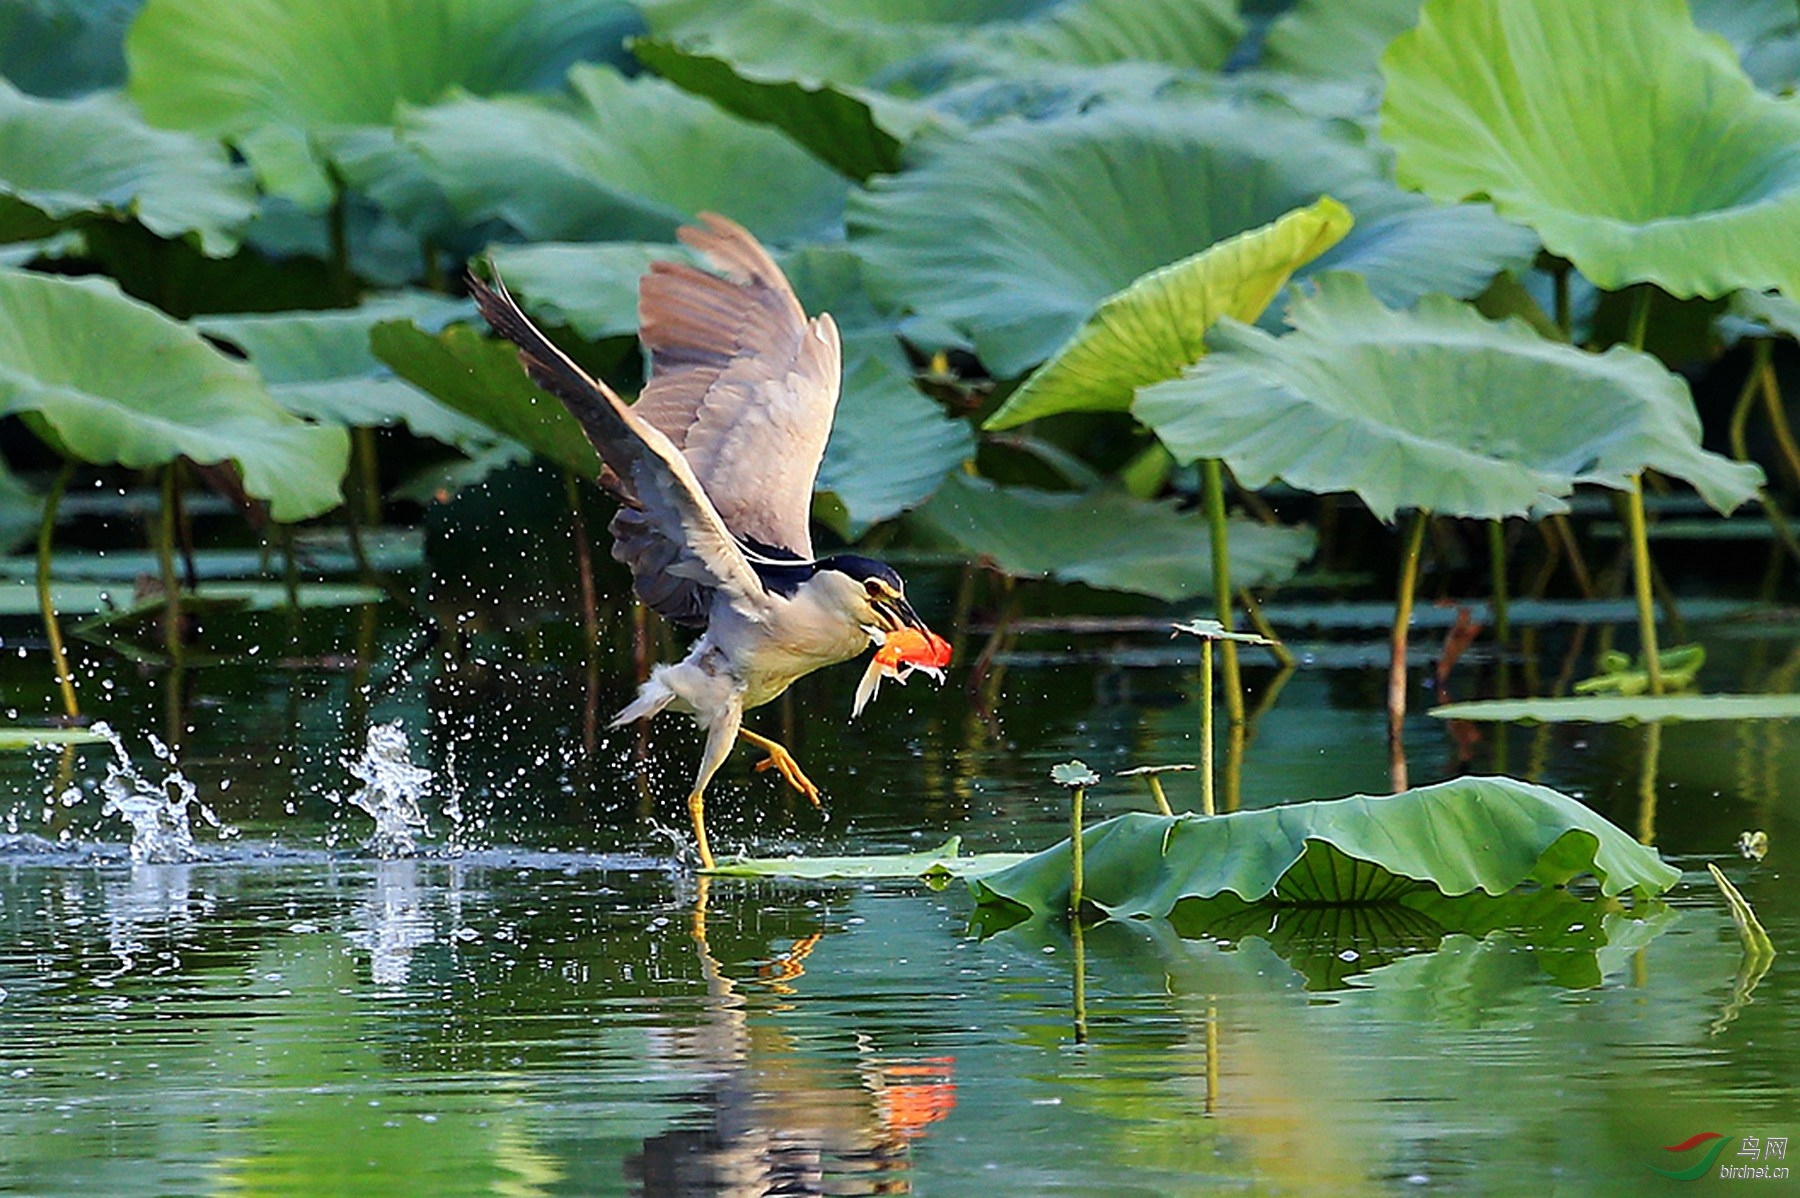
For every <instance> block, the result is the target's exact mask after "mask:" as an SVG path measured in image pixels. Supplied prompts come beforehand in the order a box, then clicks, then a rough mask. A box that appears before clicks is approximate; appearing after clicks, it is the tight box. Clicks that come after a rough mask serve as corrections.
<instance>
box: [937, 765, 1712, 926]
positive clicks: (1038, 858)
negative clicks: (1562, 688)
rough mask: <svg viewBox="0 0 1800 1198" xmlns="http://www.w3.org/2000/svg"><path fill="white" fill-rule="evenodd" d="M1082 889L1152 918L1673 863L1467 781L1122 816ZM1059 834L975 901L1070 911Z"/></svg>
mask: <svg viewBox="0 0 1800 1198" xmlns="http://www.w3.org/2000/svg"><path fill="white" fill-rule="evenodd" d="M1082 846H1083V849H1084V854H1083V855H1084V858H1085V860H1084V862H1083V865H1084V867H1085V873H1084V878H1083V882H1084V887H1083V891H1082V894H1083V899H1084V901H1085V902H1087V903H1091V904H1093V905H1094V906H1095V907H1097V908H1099V909H1100V910H1101V911H1103V912H1105V913H1106V914H1107V915H1110V916H1113V917H1117V918H1158V917H1161V916H1165V915H1168V914H1169V912H1170V911H1172V910H1173V909H1174V907H1175V904H1177V903H1179V902H1181V901H1182V900H1183V899H1190V900H1191V899H1213V898H1217V897H1219V896H1221V895H1225V894H1234V895H1236V896H1237V897H1238V898H1240V899H1243V900H1244V901H1246V902H1252V903H1254V902H1262V901H1269V902H1277V903H1282V902H1286V903H1303V904H1320V903H1368V902H1387V901H1395V900H1397V899H1399V898H1400V897H1401V896H1402V895H1404V894H1406V893H1407V892H1408V891H1410V890H1414V889H1417V888H1419V887H1420V886H1421V885H1424V886H1431V887H1435V888H1436V889H1437V890H1439V891H1441V892H1443V893H1444V894H1447V895H1452V896H1454V895H1461V894H1471V893H1473V892H1475V891H1481V892H1482V893H1484V894H1489V895H1500V894H1505V893H1507V892H1508V891H1510V890H1513V889H1514V888H1515V887H1518V886H1520V885H1523V884H1524V883H1526V882H1536V883H1538V884H1540V885H1544V886H1560V885H1563V884H1564V883H1566V882H1568V881H1569V880H1570V879H1572V878H1574V877H1576V876H1578V875H1582V874H1591V875H1593V876H1594V877H1595V878H1596V879H1597V880H1598V881H1599V883H1600V890H1601V892H1602V893H1603V894H1606V895H1615V894H1621V893H1623V892H1625V891H1635V892H1637V893H1639V894H1644V895H1652V894H1660V893H1662V892H1663V891H1665V890H1667V889H1668V888H1669V887H1671V886H1673V885H1674V884H1675V883H1676V881H1677V880H1679V879H1680V877H1681V871H1680V870H1678V869H1676V868H1674V867H1673V866H1670V865H1668V864H1666V863H1665V862H1664V861H1663V860H1662V858H1661V857H1659V856H1657V853H1656V850H1655V849H1652V848H1648V847H1646V846H1644V845H1641V844H1639V843H1638V842H1637V841H1635V840H1633V839H1632V838H1631V837H1630V836H1629V835H1627V834H1626V833H1625V832H1624V831H1622V830H1621V829H1619V828H1618V827H1616V826H1614V825H1613V824H1612V823H1610V822H1608V821H1607V820H1606V819H1605V818H1604V817H1602V816H1600V815H1598V814H1596V813H1595V812H1593V811H1590V810H1589V809H1588V808H1586V807H1584V806H1582V805H1581V804H1580V803H1578V802H1576V801H1575V800H1574V799H1571V798H1570V797H1569V796H1567V795H1565V794H1560V793H1558V792H1557V791H1554V790H1551V789H1549V788H1548V787H1543V786H1534V785H1532V784H1530V783H1527V782H1520V781H1517V780H1516V779H1513V778H1500V777H1495V778H1482V777H1465V778H1457V779H1453V780H1452V781H1449V782H1441V783H1439V784H1437V785H1436V786H1424V787H1419V788H1418V789H1415V790H1408V791H1403V792H1401V793H1400V794H1396V795H1381V796H1372V795H1354V796H1352V797H1350V798H1347V799H1332V800H1322V801H1315V802H1309V803H1288V804H1283V805H1281V806H1278V807H1268V808H1263V809H1261V810H1257V811H1239V812H1234V813H1232V814H1230V815H1219V816H1196V815H1177V816H1163V815H1146V814H1130V815H1122V816H1119V817H1117V818H1115V819H1110V820H1106V821H1104V822H1102V823H1099V824H1095V825H1094V826H1093V827H1092V828H1089V829H1088V830H1087V831H1086V832H1085V833H1084V834H1083V836H1082ZM1069 868H1070V853H1069V842H1068V841H1066V840H1065V841H1063V842H1062V843H1061V844H1059V845H1056V846H1054V847H1052V848H1049V849H1046V850H1044V851H1043V852H1041V853H1038V854H1036V855H1034V856H1032V857H1030V858H1028V859H1027V860H1025V861H1023V862H1021V863H1019V864H1018V865H1015V866H1013V867H1012V868H1010V869H1006V870H1002V871H1001V872H999V873H994V874H988V875H985V876H983V877H980V878H976V879H973V880H971V882H970V885H971V887H973V889H974V891H975V894H976V897H977V899H978V901H980V902H982V903H1011V904H1016V905H1017V906H1020V907H1024V908H1026V909H1028V910H1030V911H1033V912H1039V913H1051V914H1054V913H1058V912H1064V911H1067V910H1068V909H1069Z"/></svg>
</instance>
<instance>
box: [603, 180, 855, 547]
mask: <svg viewBox="0 0 1800 1198" xmlns="http://www.w3.org/2000/svg"><path fill="white" fill-rule="evenodd" d="M700 220H701V221H702V222H703V224H704V227H696V226H688V227H685V228H683V229H682V230H681V232H680V237H681V239H682V240H683V241H685V242H686V243H687V244H688V245H691V246H693V247H694V248H695V249H697V250H699V251H700V252H701V254H703V255H705V257H706V259H707V261H709V262H710V263H711V264H712V265H713V267H715V268H716V269H717V270H718V271H719V272H720V274H722V275H723V276H724V277H722V278H721V277H720V275H715V274H709V273H707V272H706V271H703V270H699V269H697V268H695V267H692V266H688V265H686V264H683V263H676V262H658V263H655V264H654V265H652V266H651V268H650V272H649V273H648V274H646V275H645V276H644V278H643V281H642V282H641V283H640V284H639V288H638V323H639V325H640V328H639V332H638V337H639V338H640V339H641V340H642V341H643V343H644V345H645V346H646V347H648V349H649V350H650V369H651V373H650V381H649V383H648V384H646V385H645V387H644V391H643V394H642V395H640V396H639V397H638V401H637V403H636V404H634V405H633V407H632V410H633V411H635V412H636V413H637V414H638V416H640V417H641V418H642V419H644V420H645V421H647V422H648V423H650V424H653V425H655V426H656V427H657V428H658V429H661V430H662V432H663V433H664V434H665V435H666V436H667V437H668V438H669V440H670V441H671V442H672V443H673V444H674V445H675V446H676V448H678V449H680V450H681V451H682V453H684V454H685V455H686V456H687V460H688V463H689V465H691V466H693V468H694V476H695V477H696V478H698V479H699V480H700V483H701V485H702V486H703V487H705V488H706V495H707V497H708V498H709V499H711V500H712V503H713V507H714V508H715V509H717V511H718V513H719V515H720V517H721V518H723V519H724V521H725V526H726V527H727V528H729V529H730V530H731V531H732V532H733V533H735V534H737V535H738V536H740V537H745V538H749V539H751V540H753V541H755V542H759V543H760V544H762V545H764V546H767V547H770V548H778V549H785V550H788V551H789V552H791V553H794V554H797V555H798V556H800V557H803V558H810V557H812V534H811V530H810V525H811V516H812V498H813V482H814V480H815V479H816V478H817V477H818V473H819V461H820V459H821V458H823V457H824V456H825V442H826V439H827V438H828V437H830V435H831V420H832V416H833V414H834V413H835V412H836V410H837V401H838V384H839V380H840V376H841V375H842V369H843V368H842V350H841V348H840V345H839V342H838V330H837V325H836V323H835V322H833V321H832V319H831V317H830V316H828V315H821V316H820V317H819V318H818V319H817V320H808V319H807V318H806V311H805V310H804V309H803V308H801V306H800V301H799V300H797V299H796V298H794V291H793V288H791V287H789V286H788V281H787V278H786V277H785V276H784V275H783V274H782V273H781V268H780V267H778V266H776V265H775V263H774V261H773V260H772V259H771V258H770V257H769V255H768V253H767V252H766V251H765V250H764V249H763V248H762V246H761V245H759V244H757V241H756V238H754V237H752V236H751V235H750V234H749V233H748V232H746V231H745V230H744V229H743V228H741V227H740V226H738V225H737V224H734V223H733V222H731V221H729V220H726V219H725V218H724V217H722V216H716V215H714V214H712V213H701V214H700Z"/></svg>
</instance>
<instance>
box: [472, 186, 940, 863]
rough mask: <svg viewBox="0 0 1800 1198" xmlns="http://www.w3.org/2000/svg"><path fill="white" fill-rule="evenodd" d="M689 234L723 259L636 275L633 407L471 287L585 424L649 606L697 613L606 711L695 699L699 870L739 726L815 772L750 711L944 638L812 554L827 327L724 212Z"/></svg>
mask: <svg viewBox="0 0 1800 1198" xmlns="http://www.w3.org/2000/svg"><path fill="white" fill-rule="evenodd" d="M700 219H701V221H702V222H703V223H704V227H703V228H701V227H689V228H683V229H682V230H681V231H680V237H681V239H682V240H683V241H684V242H686V243H687V244H688V245H690V246H692V247H693V248H694V249H696V250H698V251H700V253H701V254H702V255H704V256H705V258H706V260H707V261H708V262H709V263H710V264H711V265H712V266H713V268H714V269H715V270H717V271H718V272H719V273H718V274H709V273H708V272H706V271H703V270H700V269H697V268H695V267H693V266H688V265H685V264H682V263H675V262H658V263H655V264H654V265H652V266H651V268H650V272H649V273H648V274H646V275H645V276H644V277H643V280H642V281H641V283H640V285H639V290H638V321H639V324H640V326H641V329H640V332H639V337H640V338H641V339H642V341H643V343H644V345H645V346H646V347H647V348H648V349H649V351H650V365H651V373H650V381H649V382H648V383H647V384H645V386H644V390H643V394H642V395H640V396H639V397H638V400H637V402H636V403H635V404H626V403H625V402H624V401H623V400H621V399H620V398H619V397H618V396H617V395H616V394H614V393H613V391H612V390H611V389H610V388H608V387H607V386H606V384H605V383H603V382H601V381H600V380H599V379H596V378H593V377H592V376H590V375H589V374H588V373H587V372H586V371H584V370H582V369H581V367H579V366H577V365H576V364H575V363H574V362H573V361H571V360H570V359H569V357H568V356H567V355H565V354H564V353H563V352H562V351H561V350H559V349H557V348H556V346H555V345H553V344H551V342H550V341H549V339H548V338H546V337H545V336H544V335H543V333H541V332H539V331H538V329H537V328H536V326H534V325H533V324H532V323H531V321H530V320H528V319H526V317H525V314H524V313H523V312H521V311H520V310H519V307H518V305H517V304H515V303H514V302H513V300H512V297H511V296H510V295H508V294H507V291H506V288H505V286H504V285H503V284H502V283H501V282H500V281H499V280H498V278H496V280H495V282H494V284H493V285H492V286H491V287H489V286H487V285H484V284H483V283H482V282H481V281H480V280H478V279H473V278H471V279H470V281H469V286H470V290H471V292H472V293H473V294H474V297H475V300H476V303H477V304H479V305H480V308H481V313H482V315H483V316H485V317H486V318H487V321H488V323H489V324H490V325H492V326H493V328H494V330H495V331H496V332H498V333H499V334H500V335H501V336H503V337H505V338H506V339H507V340H509V341H511V342H513V343H514V344H515V345H517V346H518V347H519V360H520V362H521V363H522V364H523V366H524V367H525V370H526V372H527V373H529V374H530V375H531V377H532V379H533V380H535V381H536V382H537V383H538V385H539V386H541V387H543V388H544V389H545V390H547V391H549V392H550V393H551V394H553V395H555V396H556V397H558V398H559V399H561V400H562V401H563V403H564V404H565V405H566V406H567V407H568V409H569V411H570V412H571V413H573V414H574V416H575V418H576V419H577V420H578V421H580V423H581V426H582V428H584V429H585V430H586V431H587V435H588V438H589V440H591V441H592V442H593V443H594V448H595V449H597V450H598V451H599V453H600V458H601V461H603V462H604V463H605V465H606V470H605V472H604V473H603V475H602V479H601V481H602V482H603V483H604V484H605V485H606V486H607V487H609V488H610V489H611V490H612V491H613V492H614V493H615V494H617V495H618V496H619V498H620V500H621V501H622V503H621V506H620V508H619V512H618V514H617V515H616V516H614V517H613V520H612V524H611V526H610V528H611V531H612V536H613V556H614V557H615V558H617V559H618V560H619V561H621V562H623V563H624V564H625V565H626V566H628V567H630V569H631V574H632V579H633V584H634V587H635V589H636V591H637V593H638V596H639V598H641V599H642V600H643V601H644V603H645V604H647V605H648V606H649V607H650V608H651V609H652V610H654V611H656V612H657V613H659V614H660V615H662V616H663V617H664V618H666V619H668V620H670V621H672V622H674V623H676V624H681V625H685V626H688V627H693V628H698V629H701V630H702V631H701V635H700V637H699V639H698V640H696V641H695V642H694V644H693V647H692V648H691V649H690V650H689V651H688V654H687V656H686V657H684V658H683V659H682V660H681V661H680V662H678V663H676V664H674V665H658V666H657V667H656V668H655V669H654V670H653V671H652V672H651V675H650V679H649V681H647V682H645V683H644V684H643V686H642V687H641V688H639V690H638V696H637V699H636V700H635V701H633V702H632V703H631V704H630V705H629V706H628V707H626V708H625V709H624V710H623V711H621V712H620V713H619V714H618V715H617V716H616V717H615V718H614V720H613V726H614V727H618V726H620V725H622V724H627V723H630V722H631V721H633V720H641V719H648V718H649V717H651V716H653V715H655V714H656V713H657V712H659V711H662V710H663V709H664V708H670V709H672V710H676V711H687V712H691V713H693V715H694V717H695V719H696V720H698V721H699V723H700V725H701V726H702V727H703V728H705V729H706V748H705V751H704V752H703V753H702V755H701V758H700V769H699V772H698V773H697V774H696V776H695V778H694V786H693V790H692V791H691V792H690V793H689V795H688V811H689V813H690V815H691V816H692V817H693V822H694V840H695V842H696V846H697V848H698V849H699V853H700V863H701V866H702V867H703V868H707V869H710V868H712V865H713V856H712V850H711V848H710V847H709V846H708V844H707V839H706V821H705V793H706V785H707V783H708V782H710V781H711V780H712V777H713V775H714V774H715V773H716V772H717V771H718V769H719V766H720V765H721V764H722V763H723V762H724V760H725V757H726V754H728V753H729V752H730V751H731V747H732V745H733V744H734V743H735V742H736V741H737V739H738V738H739V737H740V736H741V737H743V738H744V739H745V740H747V741H749V742H751V743H752V744H754V745H757V746H759V747H761V748H762V749H764V750H765V751H766V752H767V753H768V755H769V759H768V760H767V761H765V762H763V763H762V765H761V766H759V767H758V768H764V767H768V766H773V768H775V769H777V770H779V771H780V772H781V775H782V777H784V778H786V779H787V781H788V782H789V783H790V784H791V785H792V786H793V787H794V788H795V789H796V790H799V791H800V792H801V793H803V794H805V795H806V796H807V797H808V798H809V799H811V800H813V802H815V803H816V802H817V801H818V793H819V792H818V788H817V787H816V786H814V785H813V784H812V782H811V781H810V780H809V779H808V778H807V777H806V775H805V774H804V773H803V772H801V770H800V767H799V765H798V763H796V762H795V761H794V758H793V756H792V754H790V753H789V752H788V751H787V749H785V748H784V747H782V746H781V745H780V744H778V743H776V742H775V741H773V740H770V739H769V738H767V737H764V736H758V735H757V734H756V733H754V732H751V731H750V730H749V729H747V728H744V727H743V717H744V711H745V710H746V709H747V708H751V707H758V706H761V705H762V704H764V703H767V702H769V700H771V699H773V698H775V697H776V696H777V695H779V694H781V693H782V692H783V691H785V690H786V689H787V688H788V687H789V686H790V685H792V684H793V682H794V681H795V680H796V679H798V678H800V677H802V676H804V675H806V674H810V673H811V672H812V671H814V670H816V669H819V668H820V667H821V666H828V665H832V664H834V663H836V662H840V661H847V660H849V659H850V658H852V657H855V656H856V655H857V654H859V653H861V652H862V651H863V650H865V649H867V648H869V647H870V646H871V645H875V646H878V647H880V650H879V652H878V653H877V654H876V659H875V661H873V662H872V663H871V664H870V667H869V671H868V673H867V675H865V678H864V684H863V687H862V688H860V689H859V691H858V695H857V699H858V702H857V708H858V710H860V708H861V705H862V703H863V701H865V700H866V698H867V697H868V695H869V694H870V693H872V691H873V688H874V685H875V684H876V683H878V682H879V681H880V679H881V677H882V676H883V675H886V676H890V677H892V676H900V677H904V676H905V674H906V672H907V671H908V669H909V668H913V667H917V668H921V669H925V670H928V671H932V672H935V670H936V668H937V667H941V666H943V665H944V664H946V663H947V661H948V654H949V647H948V646H947V645H945V644H944V642H943V641H942V640H941V639H940V638H938V637H936V636H935V635H934V634H932V633H931V632H930V630H929V629H927V628H926V627H925V624H924V622H923V621H921V620H920V619H919V616H918V613H916V612H915V611H913V609H912V605H911V604H909V603H908V602H907V601H906V584H905V583H903V582H902V581H901V579H900V576H899V575H898V574H897V573H895V572H894V571H893V569H892V568H890V567H889V566H887V565H884V564H883V563H881V562H878V561H875V560H873V559H871V558H867V557H859V556H856V555H854V554H839V555H837V556H835V557H827V558H823V559H815V558H814V557H813V550H812V534H811V528H810V525H811V514H812V498H813V480H814V478H815V477H816V476H817V474H818V471H819V461H820V459H821V458H822V457H823V456H824V453H825V441H826V438H827V437H828V436H829V435H830V433H831V421H832V415H833V413H834V412H835V410H836V408H837V400H838V385H839V379H840V375H841V373H842V367H841V361H840V358H841V355H840V350H839V344H838V331H837V325H836V324H835V323H834V322H833V321H832V319H831V317H830V316H829V315H821V316H819V317H818V318H817V319H814V320H808V319H807V317H806V312H805V310H804V309H802V308H801V307H800V301H799V300H797V299H796V298H795V297H794V292H793V289H792V288H791V287H789V286H788V281H787V279H786V277H785V276H783V274H782V273H781V269H780V268H779V267H777V266H776V265H775V263H774V261H773V260H771V259H770V257H769V255H768V254H767V253H766V252H765V251H764V250H763V248H762V246H760V245H759V244H757V241H756V239H755V238H754V237H752V236H751V235H750V234H749V233H748V232H746V231H745V230H744V229H742V228H740V227H739V226H738V225H736V224H734V223H732V222H731V221H729V220H726V219H724V218H723V217H719V216H714V215H710V214H703V215H702V216H701V218H700Z"/></svg>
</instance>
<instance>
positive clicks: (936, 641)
mask: <svg viewBox="0 0 1800 1198" xmlns="http://www.w3.org/2000/svg"><path fill="white" fill-rule="evenodd" d="M949 664H950V642H949V641H947V640H945V639H944V638H943V637H941V636H939V635H938V634H937V633H935V632H932V631H930V630H929V629H921V628H901V629H898V630H897V631H894V632H890V633H888V634H886V636H884V637H883V638H882V641H881V647H880V648H878V649H876V650H875V656H874V657H873V658H871V659H870V661H869V668H868V669H867V670H864V671H863V676H862V681H861V682H859V683H857V684H856V704H855V706H853V707H852V708H851V709H850V715H851V718H852V719H854V718H855V717H857V716H859V715H861V714H862V709H863V708H865V707H867V706H868V705H869V700H871V699H873V698H874V697H875V692H876V691H877V690H879V689H880V687H881V680H882V679H883V678H892V679H894V680H896V681H898V682H905V681H906V679H907V676H908V675H909V674H911V673H912V672H913V671H914V670H922V671H924V672H925V673H927V674H929V675H931V677H932V678H933V679H934V680H935V681H938V682H942V681H943V680H944V667H945V666H947V665H949Z"/></svg>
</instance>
